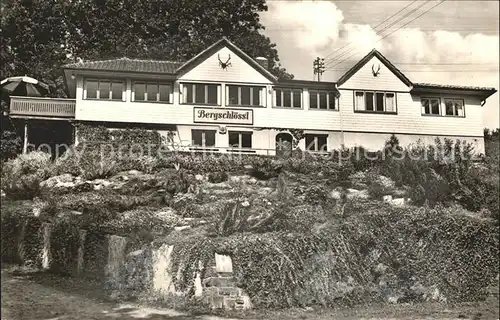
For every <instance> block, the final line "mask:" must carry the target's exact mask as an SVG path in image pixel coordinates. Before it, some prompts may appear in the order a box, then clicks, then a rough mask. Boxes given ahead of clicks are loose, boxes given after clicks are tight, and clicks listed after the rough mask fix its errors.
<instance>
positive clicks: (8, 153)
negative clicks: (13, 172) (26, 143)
mask: <svg viewBox="0 0 500 320" xmlns="http://www.w3.org/2000/svg"><path fill="white" fill-rule="evenodd" d="M22 143H23V142H22V140H21V137H19V136H17V134H16V133H15V132H14V131H7V130H5V131H2V135H1V138H0V156H1V158H0V159H1V161H6V160H8V159H12V158H14V157H15V156H16V155H18V154H19V153H21V150H22Z"/></svg>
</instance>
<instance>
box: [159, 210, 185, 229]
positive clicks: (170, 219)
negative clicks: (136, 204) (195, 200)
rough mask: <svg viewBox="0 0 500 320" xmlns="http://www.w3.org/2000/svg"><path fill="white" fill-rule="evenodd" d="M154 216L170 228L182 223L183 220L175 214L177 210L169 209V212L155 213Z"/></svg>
mask: <svg viewBox="0 0 500 320" xmlns="http://www.w3.org/2000/svg"><path fill="white" fill-rule="evenodd" d="M154 216H155V218H157V219H159V220H161V221H163V222H164V223H166V224H168V225H170V226H175V225H176V224H178V223H179V222H181V221H182V218H181V217H179V216H178V215H177V214H176V213H175V210H174V209H172V208H168V209H167V210H164V211H159V212H155V213H154Z"/></svg>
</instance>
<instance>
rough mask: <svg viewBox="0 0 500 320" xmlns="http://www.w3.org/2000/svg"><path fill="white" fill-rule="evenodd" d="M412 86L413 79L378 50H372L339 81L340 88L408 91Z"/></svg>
mask: <svg viewBox="0 0 500 320" xmlns="http://www.w3.org/2000/svg"><path fill="white" fill-rule="evenodd" d="M411 86H412V83H411V81H410V80H409V79H408V78H406V76H405V75H404V74H403V73H402V72H401V71H399V70H398V69H397V68H396V67H395V66H394V65H393V64H392V63H390V62H389V60H387V59H386V58H385V57H384V56H383V55H382V54H380V52H378V51H377V50H372V51H371V52H370V53H369V54H368V55H367V56H365V57H364V58H363V59H361V60H360V61H359V62H358V63H357V64H356V65H354V67H352V68H351V69H350V70H349V71H347V72H346V73H345V74H344V75H343V76H342V77H341V78H340V79H339V81H338V87H339V89H362V90H380V91H383V90H386V91H404V92H408V91H410V90H411Z"/></svg>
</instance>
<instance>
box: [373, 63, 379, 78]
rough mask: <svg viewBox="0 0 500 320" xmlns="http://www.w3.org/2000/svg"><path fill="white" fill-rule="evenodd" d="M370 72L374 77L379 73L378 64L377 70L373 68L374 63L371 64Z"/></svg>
mask: <svg viewBox="0 0 500 320" xmlns="http://www.w3.org/2000/svg"><path fill="white" fill-rule="evenodd" d="M372 73H373V76H374V77H376V76H378V75H379V74H380V65H378V66H377V70H375V65H374V64H372Z"/></svg>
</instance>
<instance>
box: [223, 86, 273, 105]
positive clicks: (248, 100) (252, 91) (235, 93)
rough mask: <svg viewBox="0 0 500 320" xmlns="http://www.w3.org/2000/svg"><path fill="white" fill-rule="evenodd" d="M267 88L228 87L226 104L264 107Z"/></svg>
mask: <svg viewBox="0 0 500 320" xmlns="http://www.w3.org/2000/svg"><path fill="white" fill-rule="evenodd" d="M265 97H266V95H265V87H252V86H236V85H227V86H226V104H227V105H228V106H231V105H233V106H256V107H257V106H264V105H265Z"/></svg>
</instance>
